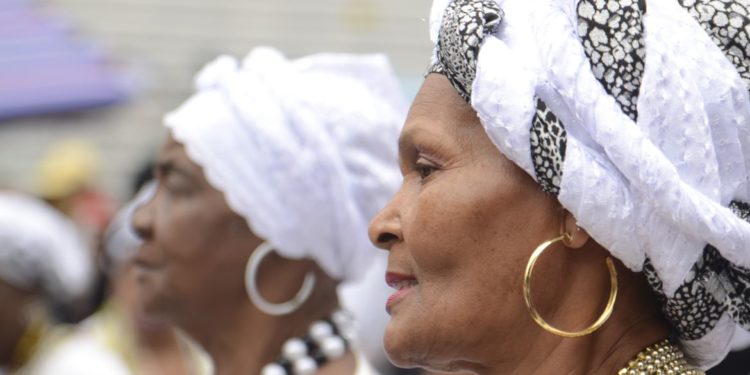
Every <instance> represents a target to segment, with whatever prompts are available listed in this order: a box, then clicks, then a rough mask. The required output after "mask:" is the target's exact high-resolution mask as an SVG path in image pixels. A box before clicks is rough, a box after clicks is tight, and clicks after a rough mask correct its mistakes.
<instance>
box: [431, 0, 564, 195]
mask: <svg viewBox="0 0 750 375" xmlns="http://www.w3.org/2000/svg"><path fill="white" fill-rule="evenodd" d="M502 18H503V11H502V10H501V9H500V8H498V7H497V4H495V3H493V2H489V1H484V2H479V1H470V0H462V1H454V2H453V3H451V4H450V5H449V6H448V9H446V11H445V14H444V16H443V22H442V28H441V29H440V33H439V34H438V35H439V36H438V43H437V47H436V55H437V57H438V61H437V63H435V64H433V65H432V66H431V67H430V69H428V73H437V74H442V75H445V76H446V77H447V78H448V80H449V81H450V82H451V84H452V85H453V87H454V88H455V89H456V91H457V92H458V94H459V95H461V97H462V98H464V100H466V101H469V99H470V97H471V85H472V83H473V82H474V78H475V76H476V58H477V55H478V53H479V46H480V45H481V44H482V42H483V41H484V37H485V35H489V34H490V33H492V32H494V31H495V30H496V29H497V27H499V25H500V23H501V22H502ZM535 102H536V113H535V115H534V119H533V120H532V122H531V124H532V126H531V132H530V135H531V154H532V161H533V163H534V170H535V172H536V173H535V176H536V180H537V182H538V183H539V185H540V186H541V187H542V190H544V191H546V192H548V193H550V194H555V195H556V194H557V193H558V192H559V191H560V180H561V179H562V163H563V160H564V159H565V137H566V134H565V127H564V126H563V124H562V123H561V122H560V120H559V119H558V118H557V116H555V114H554V113H552V111H550V110H549V107H547V105H546V104H545V103H544V101H542V100H541V99H539V98H538V97H537V98H535Z"/></svg>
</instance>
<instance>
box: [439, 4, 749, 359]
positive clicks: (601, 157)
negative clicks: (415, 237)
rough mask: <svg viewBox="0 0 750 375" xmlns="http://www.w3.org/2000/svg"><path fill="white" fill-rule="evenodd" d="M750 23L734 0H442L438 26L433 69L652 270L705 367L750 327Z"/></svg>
mask: <svg viewBox="0 0 750 375" xmlns="http://www.w3.org/2000/svg"><path fill="white" fill-rule="evenodd" d="M749 14H750V9H749V7H748V5H747V3H746V2H740V1H733V0H669V1H661V0H658V1H657V0H534V1H528V0H499V1H495V0H455V1H450V0H436V1H435V2H434V4H433V9H432V18H431V21H430V29H431V30H430V35H431V37H432V40H433V42H434V43H435V54H434V55H433V59H432V63H433V65H432V67H431V69H430V71H431V72H437V73H442V74H445V75H446V76H447V77H448V79H449V80H450V81H451V83H452V84H453V86H454V87H455V88H456V90H457V91H458V92H459V94H461V95H462V96H463V97H464V99H466V100H467V101H468V102H470V103H471V105H472V107H473V108H474V109H475V110H476V111H477V113H478V115H479V118H480V119H481V122H482V124H483V126H484V127H485V130H486V131H487V134H488V135H489V136H490V138H491V139H492V141H493V142H494V143H495V145H496V146H497V147H498V149H500V151H501V152H503V153H504V154H505V155H506V156H507V157H508V158H510V159H511V160H513V161H514V162H515V163H516V164H518V165H519V166H520V167H521V168H523V169H524V170H525V171H526V172H527V173H529V174H530V175H531V176H533V177H534V178H535V179H536V180H537V181H538V183H539V184H540V186H541V188H542V189H544V190H545V191H547V192H549V193H551V194H554V195H556V196H557V198H558V200H559V201H560V203H561V204H562V205H563V206H564V207H565V208H566V209H567V210H569V211H570V212H571V213H573V214H574V215H575V217H576V218H577V219H578V222H579V225H580V226H581V227H583V228H585V229H586V230H587V231H588V232H589V233H590V234H591V235H592V236H593V238H594V239H596V241H597V242H598V243H600V244H601V245H603V246H604V247H605V248H607V249H608V250H609V251H610V252H611V253H612V254H613V255H614V256H616V257H617V258H619V259H620V260H621V261H622V262H623V263H624V264H625V265H627V266H628V267H629V268H631V269H633V270H635V271H643V272H644V273H645V274H646V276H647V278H648V280H649V282H650V284H651V285H652V287H653V288H654V290H655V291H656V292H657V294H658V297H659V299H660V302H661V304H662V306H663V311H664V313H665V315H666V316H667V318H668V319H669V320H670V322H671V323H672V325H673V326H674V328H675V330H676V331H677V333H678V334H679V338H680V339H681V342H682V345H683V347H684V349H685V350H686V352H687V354H688V355H689V357H690V359H691V361H692V362H693V363H694V364H697V365H699V366H702V367H709V366H711V365H713V364H715V363H717V362H718V361H719V360H720V359H721V358H723V356H724V355H725V354H726V353H727V351H728V350H729V343H730V340H731V336H732V332H734V326H735V325H737V324H738V325H740V326H742V327H744V328H745V329H750V223H748V220H749V218H750V205H748V203H750V181H749V176H750V99H749V98H748V84H750V70H749V67H750V61H749V60H748V55H749V54H750V41H749V40H748V37H749V36H750V19H749V18H748V15H749Z"/></svg>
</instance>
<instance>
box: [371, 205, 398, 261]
mask: <svg viewBox="0 0 750 375" xmlns="http://www.w3.org/2000/svg"><path fill="white" fill-rule="evenodd" d="M367 232H368V235H369V236H370V241H371V242H372V243H373V244H374V245H375V246H377V247H379V248H381V249H383V250H390V248H391V246H393V245H394V244H395V243H397V242H400V241H402V240H403V233H402V230H401V215H400V210H399V193H396V195H395V196H394V197H393V198H392V199H391V200H390V201H389V202H388V204H387V205H386V206H385V207H383V209H381V210H380V212H378V213H377V215H375V217H374V218H372V221H370V226H369V227H368V231H367Z"/></svg>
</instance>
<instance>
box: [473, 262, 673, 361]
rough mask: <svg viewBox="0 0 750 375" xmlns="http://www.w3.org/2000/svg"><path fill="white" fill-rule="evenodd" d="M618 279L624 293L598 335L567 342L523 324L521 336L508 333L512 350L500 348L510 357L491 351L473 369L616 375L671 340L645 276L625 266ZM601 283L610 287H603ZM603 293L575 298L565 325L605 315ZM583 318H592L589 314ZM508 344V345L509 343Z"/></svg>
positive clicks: (619, 297)
mask: <svg viewBox="0 0 750 375" xmlns="http://www.w3.org/2000/svg"><path fill="white" fill-rule="evenodd" d="M618 274H619V277H618V278H619V280H620V290H619V294H618V299H617V303H616V305H615V310H614V312H613V314H612V316H611V317H610V318H609V320H608V321H607V322H606V323H605V324H604V325H603V326H602V327H601V328H600V329H598V330H597V331H595V332H594V333H592V334H590V335H587V336H583V337H578V338H563V337H559V336H555V335H553V334H552V333H549V332H546V331H544V330H542V329H541V328H540V327H539V326H537V325H536V324H535V323H534V322H533V321H531V319H529V320H528V322H527V324H519V325H518V327H517V330H518V331H517V332H515V333H512V334H509V337H511V338H512V337H515V340H516V342H515V344H514V345H513V347H511V348H505V350H504V349H502V348H498V347H496V348H495V349H496V350H504V352H505V353H504V354H506V356H503V355H498V352H497V351H495V352H494V353H492V352H486V353H484V356H483V357H484V358H485V359H486V360H485V361H482V362H477V363H476V364H469V366H468V368H469V369H471V370H474V372H476V373H478V374H480V375H495V374H523V375H528V374H570V375H573V374H616V373H617V372H618V370H620V369H621V368H623V367H624V366H626V365H627V364H628V362H629V361H630V360H632V359H633V358H634V357H635V356H636V355H637V354H638V353H639V352H641V351H642V350H643V349H645V348H647V347H648V346H650V345H652V344H655V343H657V342H659V341H661V340H663V339H665V338H667V336H668V335H669V325H668V324H667V323H666V322H665V321H664V320H663V318H662V317H661V314H660V311H659V309H658V307H657V305H656V301H655V298H654V296H653V294H652V292H651V290H650V289H649V287H648V285H647V284H646V282H645V279H644V278H643V276H642V275H639V274H636V273H633V272H630V271H628V270H626V269H624V267H620V269H619V270H618ZM596 284H597V285H599V284H603V285H604V286H605V287H608V285H606V284H604V283H596ZM579 289H580V288H579ZM600 294H602V293H598V292H592V293H581V294H579V295H578V296H579V297H571V298H572V301H573V303H572V304H571V306H575V308H573V309H572V310H565V311H563V312H562V313H561V314H562V315H563V316H565V317H568V318H570V319H572V320H571V321H568V322H567V324H564V325H563V326H564V327H565V326H573V327H575V326H576V324H579V325H580V324H581V322H580V321H578V322H576V319H581V318H580V317H577V316H576V315H577V314H578V313H580V312H581V311H584V312H585V311H600V309H601V307H600V306H598V304H599V303H601V301H600V300H601V298H591V297H590V296H591V295H600ZM604 296H606V293H604ZM576 312H578V313H576ZM583 315H585V316H588V314H586V313H584V314H583ZM557 317H558V318H559V317H561V316H557ZM571 322H572V323H571ZM529 332H532V333H531V334H529ZM507 339H508V337H506V338H505V341H504V342H506V343H507V341H508V340H507ZM488 346H492V345H488ZM508 354H509V355H508ZM501 358H504V360H503V359H501ZM498 359H499V360H498Z"/></svg>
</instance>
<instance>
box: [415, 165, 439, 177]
mask: <svg viewBox="0 0 750 375" xmlns="http://www.w3.org/2000/svg"><path fill="white" fill-rule="evenodd" d="M416 170H417V172H419V177H422V178H423V179H425V178H427V177H430V175H431V174H432V172H433V171H434V170H435V168H434V167H432V166H430V165H424V164H421V165H417V167H416Z"/></svg>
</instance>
